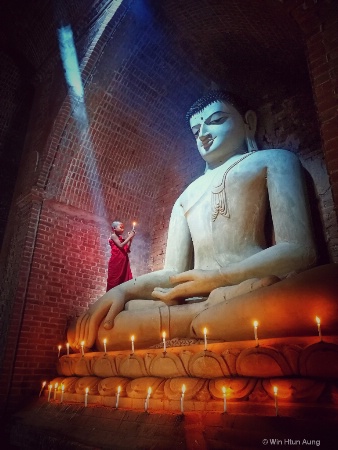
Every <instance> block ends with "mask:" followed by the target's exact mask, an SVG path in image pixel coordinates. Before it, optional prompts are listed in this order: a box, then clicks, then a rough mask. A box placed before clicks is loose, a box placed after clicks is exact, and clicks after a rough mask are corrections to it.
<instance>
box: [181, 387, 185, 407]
mask: <svg viewBox="0 0 338 450" xmlns="http://www.w3.org/2000/svg"><path fill="white" fill-rule="evenodd" d="M184 393H185V384H182V395H181V413H182V414H183V413H184V405H183V403H184Z"/></svg>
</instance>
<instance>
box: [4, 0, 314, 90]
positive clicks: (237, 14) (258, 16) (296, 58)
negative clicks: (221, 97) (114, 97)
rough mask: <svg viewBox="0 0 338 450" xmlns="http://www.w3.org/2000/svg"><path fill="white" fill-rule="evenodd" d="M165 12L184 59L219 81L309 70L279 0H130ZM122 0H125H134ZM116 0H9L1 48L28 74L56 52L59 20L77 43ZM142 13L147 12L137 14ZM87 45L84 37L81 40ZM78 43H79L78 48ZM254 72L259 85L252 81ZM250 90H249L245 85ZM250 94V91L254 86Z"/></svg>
mask: <svg viewBox="0 0 338 450" xmlns="http://www.w3.org/2000/svg"><path fill="white" fill-rule="evenodd" d="M133 1H134V2H135V1H137V2H139V3H140V8H139V10H140V14H142V10H143V11H146V12H147V14H156V15H157V16H158V15H159V16H160V20H162V21H163V23H164V24H166V26H169V27H170V28H171V29H172V37H173V42H175V45H177V48H178V49H179V51H184V52H185V53H186V56H187V60H188V61H190V63H191V64H192V65H195V66H197V67H198V68H199V69H200V70H201V72H202V73H203V74H205V76H206V77H208V78H209V79H212V80H214V81H215V82H216V83H220V84H224V80H227V85H228V87H230V88H232V87H233V85H236V86H237V88H238V89H240V90H241V92H243V91H244V92H245V91H246V86H247V85H248V80H249V79H250V91H251V92H252V91H254V92H255V95H257V91H258V92H259V91H260V89H261V88H260V87H261V86H264V90H265V92H266V91H267V90H269V89H272V90H273V89H275V87H276V85H279V86H291V85H293V84H298V83H299V82H302V81H303V80H304V77H305V78H306V71H307V68H306V63H305V58H304V49H303V47H302V41H301V38H300V36H299V34H298V29H297V26H296V25H295V24H293V22H292V20H291V19H290V17H288V15H287V11H286V9H285V6H284V5H283V3H282V2H281V1H279V0H241V1H240V2H239V1H238V0H222V1H221V0H184V1H179V2H178V1H176V0H165V1H159V0H148V1H143V0H133ZM133 1H132V0H124V3H125V4H128V3H133ZM111 3H112V0H96V1H95V0H72V1H65V0H58V1H57V0H54V1H49V2H46V1H45V0H26V1H22V0H11V1H10V2H6V4H5V5H3V7H2V14H1V19H0V21H1V22H0V23H1V26H0V48H2V49H3V51H5V53H7V54H9V55H10V56H11V57H12V58H13V59H14V60H15V62H16V64H17V65H18V66H19V67H21V69H22V70H23V71H24V72H25V73H26V74H27V76H32V75H34V74H36V72H38V71H40V70H42V66H43V65H44V64H46V62H47V61H48V60H50V59H51V58H57V56H58V46H57V38H56V28H57V27H58V26H60V24H62V23H71V24H72V27H73V30H74V35H75V39H76V41H77V43H78V51H79V52H81V45H80V43H81V39H82V37H83V36H85V35H87V34H88V33H89V31H90V29H91V26H92V25H93V24H94V23H95V21H96V20H97V19H98V18H99V17H100V15H101V14H102V13H103V11H104V9H105V7H106V6H107V5H109V4H111ZM140 19H142V17H140ZM83 45H85V43H83ZM79 47H80V48H79ZM253 80H256V88H255V81H253ZM245 95H248V96H250V92H245ZM251 95H252V94H251Z"/></svg>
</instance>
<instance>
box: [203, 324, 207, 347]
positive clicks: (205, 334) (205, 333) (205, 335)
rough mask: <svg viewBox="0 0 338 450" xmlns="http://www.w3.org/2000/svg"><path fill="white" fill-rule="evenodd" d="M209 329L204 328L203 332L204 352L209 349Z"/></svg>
mask: <svg viewBox="0 0 338 450" xmlns="http://www.w3.org/2000/svg"><path fill="white" fill-rule="evenodd" d="M207 331H208V330H207V329H206V328H204V330H203V334H204V350H206V349H207Z"/></svg>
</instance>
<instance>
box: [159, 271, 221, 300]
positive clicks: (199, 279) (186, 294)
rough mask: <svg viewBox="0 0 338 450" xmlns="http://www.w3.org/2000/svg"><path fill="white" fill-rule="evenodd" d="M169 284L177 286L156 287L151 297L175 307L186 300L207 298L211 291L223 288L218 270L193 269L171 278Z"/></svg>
mask: <svg viewBox="0 0 338 450" xmlns="http://www.w3.org/2000/svg"><path fill="white" fill-rule="evenodd" d="M170 283H171V284H177V285H176V286H175V287H173V288H170V289H164V288H160V287H157V288H155V289H154V291H153V293H152V296H153V297H155V298H157V299H159V300H162V301H163V302H165V303H166V304H167V305H175V304H179V303H181V302H182V300H183V299H186V298H191V297H195V296H208V295H209V294H210V292H211V291H212V290H213V289H216V288H218V287H221V286H223V285H224V284H225V280H224V276H222V275H221V273H220V272H219V271H218V270H199V269H194V270H188V271H187V272H182V273H180V274H178V275H173V276H171V277H170Z"/></svg>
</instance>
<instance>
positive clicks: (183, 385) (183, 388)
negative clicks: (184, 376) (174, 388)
mask: <svg viewBox="0 0 338 450" xmlns="http://www.w3.org/2000/svg"><path fill="white" fill-rule="evenodd" d="M185 390H186V387H185V384H182V394H184V393H185Z"/></svg>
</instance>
